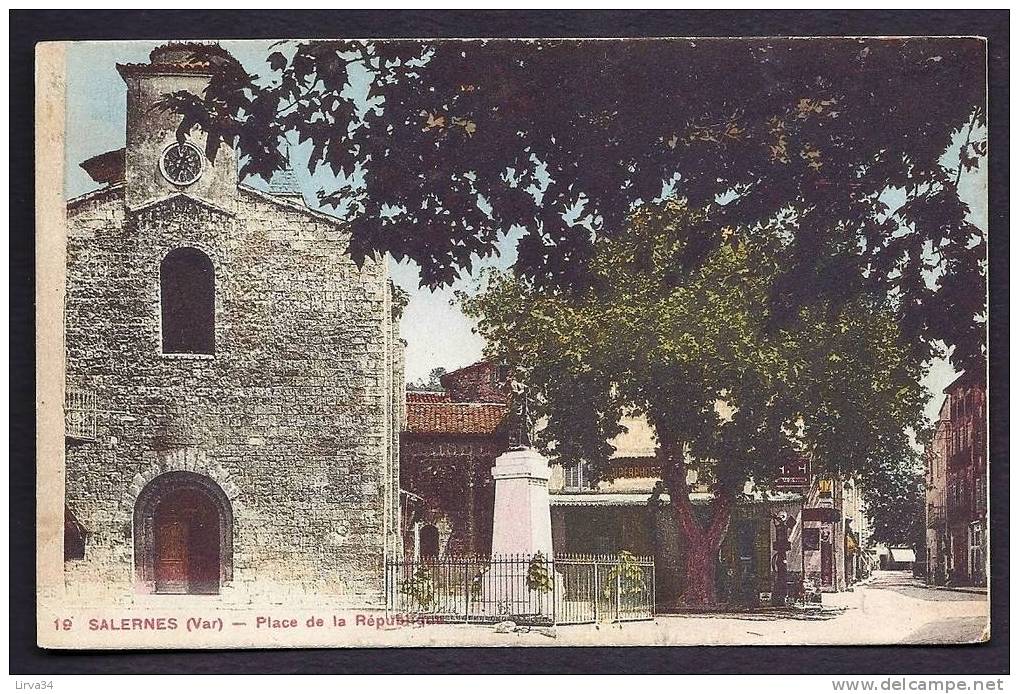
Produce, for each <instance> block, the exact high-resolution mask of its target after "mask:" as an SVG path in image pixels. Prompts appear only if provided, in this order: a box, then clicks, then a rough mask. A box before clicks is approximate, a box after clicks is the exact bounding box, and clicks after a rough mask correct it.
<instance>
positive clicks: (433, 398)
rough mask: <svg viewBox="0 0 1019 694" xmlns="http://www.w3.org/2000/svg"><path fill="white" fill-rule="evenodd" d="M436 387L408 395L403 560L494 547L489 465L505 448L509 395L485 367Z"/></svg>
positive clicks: (469, 370)
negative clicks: (437, 388) (436, 390)
mask: <svg viewBox="0 0 1019 694" xmlns="http://www.w3.org/2000/svg"><path fill="white" fill-rule="evenodd" d="M441 383H442V387H443V389H444V390H443V391H441V392H412V391H408V392H407V417H406V423H405V426H404V431H403V432H402V435H401V439H400V459H401V461H402V465H401V470H400V486H401V489H402V513H403V519H402V526H403V529H404V537H403V550H404V555H405V556H406V557H407V558H408V559H411V558H413V559H425V560H427V559H429V558H439V557H451V556H463V555H474V554H476V555H486V554H488V553H489V552H490V551H491V548H492V513H493V509H494V504H495V484H494V481H493V479H492V466H493V465H494V464H495V459H496V458H497V457H498V456H499V455H500V454H501V453H503V452H505V451H506V450H507V449H508V448H509V434H510V431H509V429H510V427H509V419H510V416H509V398H508V396H507V392H506V388H505V387H504V385H503V383H502V381H501V380H500V378H499V370H498V368H497V367H496V366H495V365H493V364H489V363H488V362H479V363H477V364H472V365H470V366H467V367H464V368H462V369H459V370H457V371H453V372H450V373H447V374H445V375H443V376H442V378H441Z"/></svg>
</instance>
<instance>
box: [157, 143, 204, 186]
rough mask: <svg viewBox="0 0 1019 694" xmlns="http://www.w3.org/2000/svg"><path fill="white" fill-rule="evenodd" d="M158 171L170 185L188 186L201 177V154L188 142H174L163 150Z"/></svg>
mask: <svg viewBox="0 0 1019 694" xmlns="http://www.w3.org/2000/svg"><path fill="white" fill-rule="evenodd" d="M159 170H160V172H162V174H163V177H164V178H165V179H166V180H167V181H169V182H170V183H173V184H174V185H178V186H189V185H191V184H192V183H194V182H195V181H197V180H198V178H199V177H200V176H201V175H202V152H201V151H200V150H199V149H198V148H197V147H195V146H194V145H193V144H191V143H190V142H183V143H177V142H175V143H173V144H172V145H170V146H169V147H167V148H166V149H164V150H163V155H162V156H161V157H160V158H159Z"/></svg>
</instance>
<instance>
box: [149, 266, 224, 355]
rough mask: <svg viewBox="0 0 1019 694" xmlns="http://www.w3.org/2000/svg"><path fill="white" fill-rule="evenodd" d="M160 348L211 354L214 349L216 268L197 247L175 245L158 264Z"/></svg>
mask: <svg viewBox="0 0 1019 694" xmlns="http://www.w3.org/2000/svg"><path fill="white" fill-rule="evenodd" d="M159 295H160V304H161V309H162V317H163V352H164V353H166V354H212V353H214V352H215V349H216V316H215V314H216V272H215V270H214V269H213V267H212V261H211V260H209V256H207V255H205V254H204V253H202V252H201V251H200V250H198V249H197V248H177V249H174V250H172V251H170V252H169V253H167V254H166V257H165V258H163V262H162V263H161V264H160V266H159Z"/></svg>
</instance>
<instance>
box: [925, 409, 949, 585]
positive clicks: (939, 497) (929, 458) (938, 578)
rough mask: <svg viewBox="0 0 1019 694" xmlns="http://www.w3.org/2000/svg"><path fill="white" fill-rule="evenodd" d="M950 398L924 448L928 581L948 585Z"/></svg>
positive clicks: (940, 412)
mask: <svg viewBox="0 0 1019 694" xmlns="http://www.w3.org/2000/svg"><path fill="white" fill-rule="evenodd" d="M950 415H951V398H948V397H946V398H945V399H944V402H942V404H941V409H940V411H939V412H938V421H937V422H936V423H935V425H934V437H933V439H932V441H931V444H930V445H929V446H928V447H927V449H926V450H925V451H924V466H925V470H924V472H925V477H926V479H925V482H926V501H927V503H926V509H927V532H926V539H927V582H928V583H930V584H932V585H939V586H940V585H945V584H946V583H947V582H948V579H949V570H948V567H949V558H948V525H947V524H946V518H945V507H946V503H947V501H948V446H949V438H950V436H951V422H950Z"/></svg>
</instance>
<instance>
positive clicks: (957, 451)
mask: <svg viewBox="0 0 1019 694" xmlns="http://www.w3.org/2000/svg"><path fill="white" fill-rule="evenodd" d="M945 395H946V399H945V404H944V405H943V406H942V409H941V414H942V418H941V419H940V420H939V422H938V431H939V435H937V436H936V437H935V440H934V444H933V449H934V450H933V452H932V454H931V455H930V456H928V458H929V460H931V464H932V465H933V464H934V463H935V462H936V463H937V464H938V465H939V466H940V465H941V464H942V460H943V465H944V486H943V487H941V486H938V487H936V488H935V489H929V490H928V526H930V525H932V524H934V523H935V522H937V521H938V520H939V510H938V504H939V503H943V508H944V513H943V515H944V520H943V523H941V524H940V525H938V526H937V527H935V528H931V530H933V531H934V532H933V533H932V535H933V537H932V538H931V539H930V540H929V544H934V545H938V549H937V551H938V552H939V560H938V561H939V562H940V563H941V566H940V567H937V566H936V567H935V568H936V569H938V568H940V570H941V571H943V574H941V575H943V576H944V580H945V581H947V582H949V583H951V584H953V585H978V586H982V585H987V565H988V556H987V546H988V543H987V533H988V525H987V497H988V493H987V436H986V432H987V385H986V381H985V379H984V376H983V374H981V373H978V372H965V373H963V374H962V375H961V376H959V377H958V378H957V379H956V380H955V381H953V382H952V383H951V384H950V385H949V386H948V387H947V388H945ZM946 415H947V417H946ZM937 472H938V473H939V474H940V468H939V469H938V470H937ZM934 473H935V471H934V470H932V472H931V475H932V476H933V475H934ZM942 494H943V496H942ZM942 499H943V501H942ZM939 531H943V535H941V534H939ZM939 543H941V544H939ZM935 573H936V574H937V571H936V572H935Z"/></svg>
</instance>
